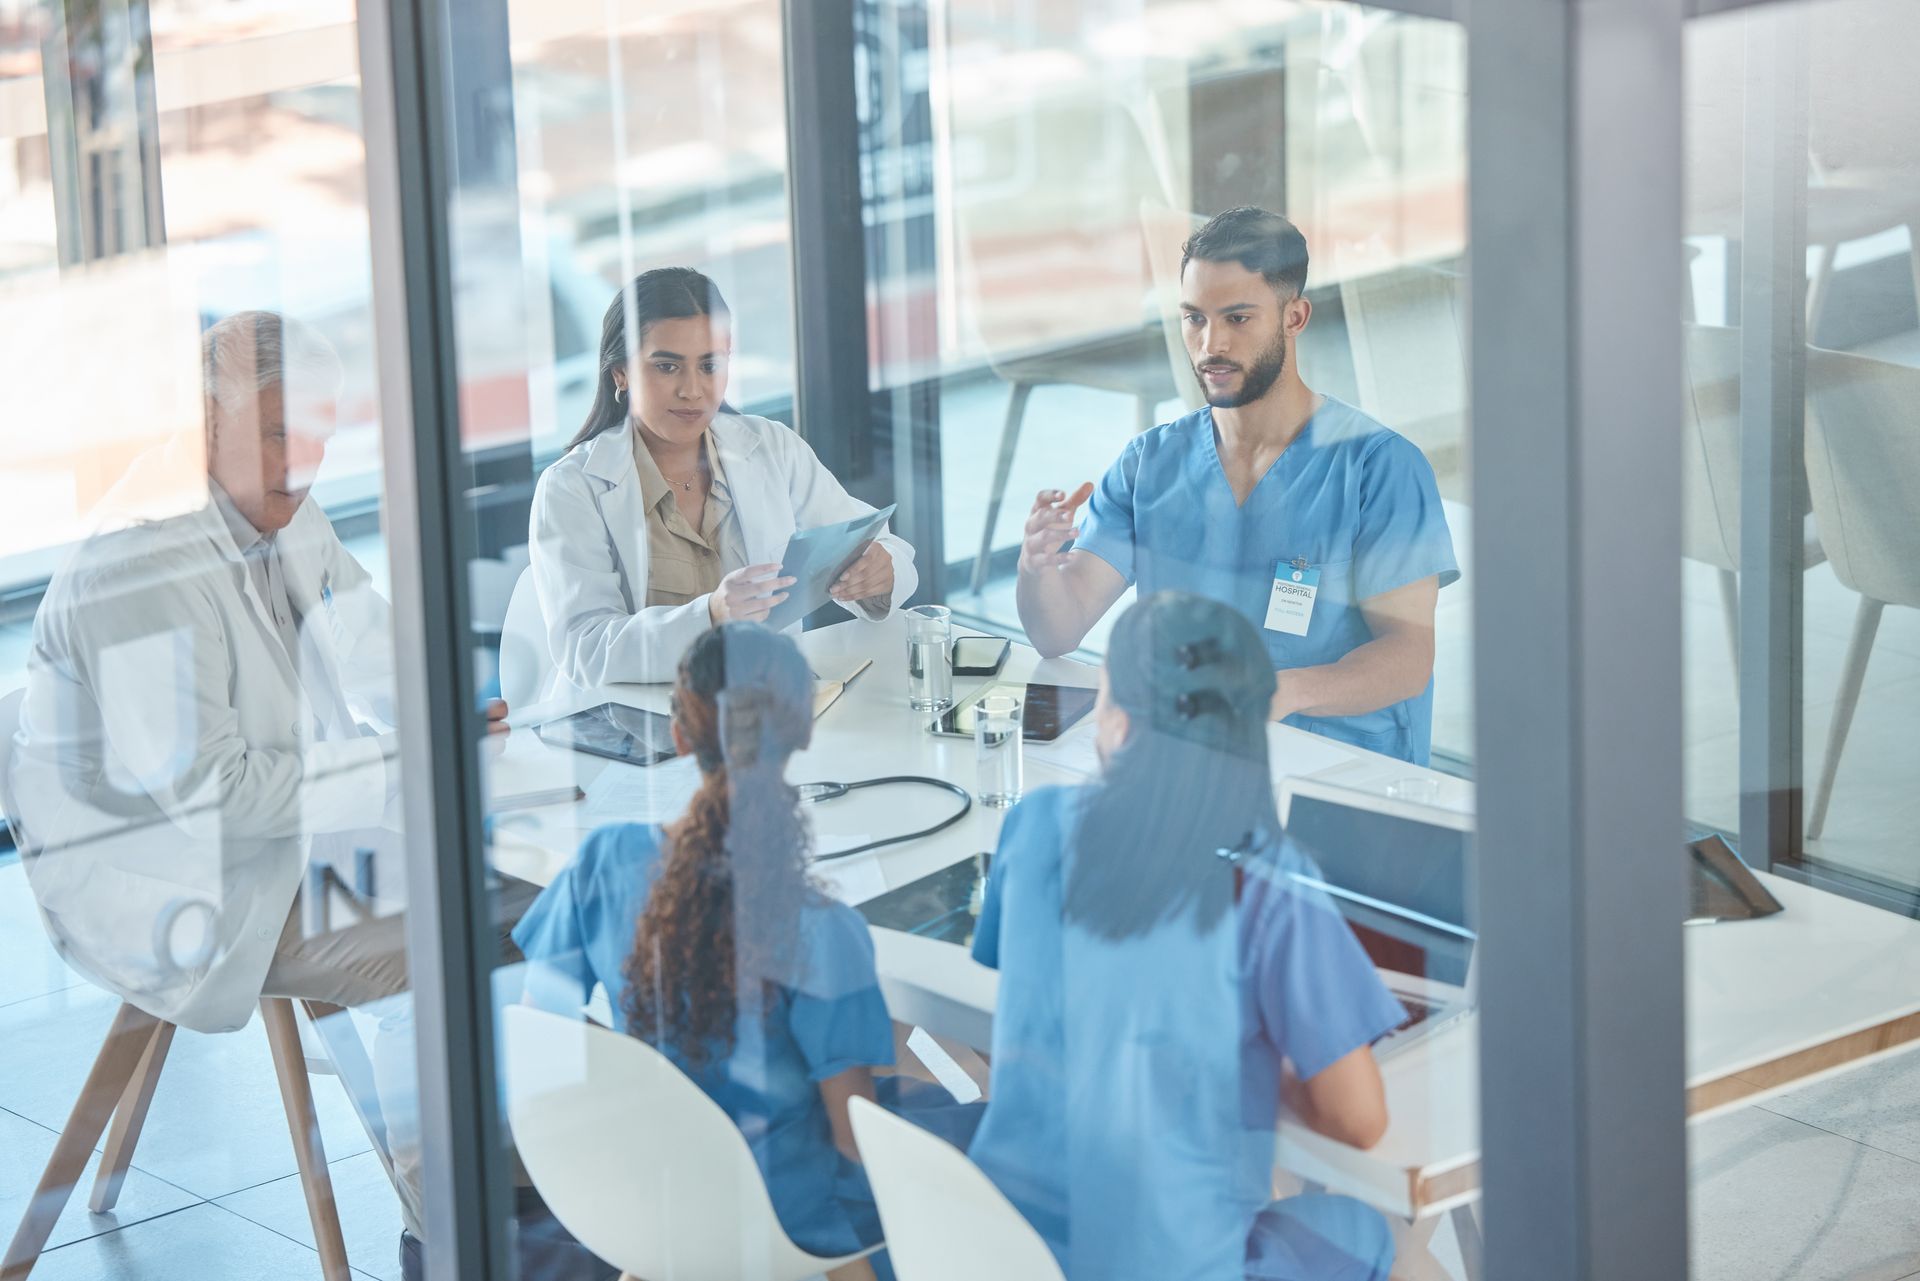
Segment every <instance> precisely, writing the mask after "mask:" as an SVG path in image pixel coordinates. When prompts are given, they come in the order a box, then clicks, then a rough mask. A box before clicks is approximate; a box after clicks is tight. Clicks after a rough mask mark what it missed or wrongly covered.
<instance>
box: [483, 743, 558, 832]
mask: <svg viewBox="0 0 1920 1281" xmlns="http://www.w3.org/2000/svg"><path fill="white" fill-rule="evenodd" d="M497 741H498V740H495V739H489V740H488V741H487V742H486V743H485V744H483V745H482V751H481V755H480V761H481V769H482V770H483V771H484V773H485V775H486V787H487V804H488V808H489V809H490V810H492V811H493V812H495V813H498V812H500V811H502V810H512V809H526V808H529V807H533V806H538V805H550V804H553V805H557V804H566V803H569V802H572V801H576V800H578V799H579V791H578V789H577V788H576V787H575V785H574V763H575V762H574V757H573V754H572V753H571V752H562V751H556V750H555V749H554V748H552V747H549V746H548V745H547V744H545V743H543V742H541V741H540V740H539V739H538V738H535V737H534V736H533V735H532V734H531V733H524V734H523V733H514V734H509V735H507V738H506V742H505V744H504V745H502V746H500V747H497V748H496V747H495V746H494V744H495V743H496V742H497Z"/></svg>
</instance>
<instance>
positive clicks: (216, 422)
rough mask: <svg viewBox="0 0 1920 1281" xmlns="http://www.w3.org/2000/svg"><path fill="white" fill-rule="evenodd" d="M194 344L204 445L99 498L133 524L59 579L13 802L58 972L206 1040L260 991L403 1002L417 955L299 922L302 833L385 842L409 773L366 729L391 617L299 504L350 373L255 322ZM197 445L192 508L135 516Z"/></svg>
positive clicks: (291, 327) (301, 335) (378, 702)
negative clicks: (350, 940) (201, 489)
mask: <svg viewBox="0 0 1920 1281" xmlns="http://www.w3.org/2000/svg"><path fill="white" fill-rule="evenodd" d="M203 355H204V373H205V410H206V417H205V432H204V437H201V436H200V434H199V433H196V434H195V436H194V438H193V439H191V440H188V439H182V440H180V441H178V442H176V443H175V445H173V446H170V447H169V448H168V449H167V450H164V451H161V454H160V455H156V456H154V457H151V458H148V459H144V460H142V461H141V462H138V463H136V464H135V467H134V471H133V472H132V474H130V475H129V476H128V477H126V478H125V480H123V481H122V483H121V485H120V486H119V487H118V488H117V489H116V490H115V491H114V493H112V494H109V496H108V498H107V500H106V502H105V504H104V510H103V513H102V517H103V519H105V520H106V521H108V522H110V523H118V524H119V525H120V527H119V528H114V529H111V530H109V531H107V532H102V533H101V534H98V535H96V536H95V537H93V538H92V539H90V540H89V541H88V542H87V543H86V544H85V545H84V546H83V547H82V548H81V549H80V551H79V552H78V553H77V554H76V555H75V556H74V557H73V559H72V560H71V561H70V562H69V563H68V564H67V565H65V566H64V567H63V568H62V569H61V571H60V572H59V573H58V574H56V575H55V576H54V578H53V581H52V583H51V584H50V585H49V587H48V590H47V595H46V599H45V601H44V602H43V604H42V605H41V608H40V612H39V614H38V616H37V617H36V619H35V620H34V647H33V650H32V652H31V654H30V656H29V660H28V690H27V698H26V702H25V705H24V707H23V709H22V716H21V729H20V740H19V746H20V752H19V757H18V764H17V766H16V777H15V779H14V784H15V789H14V790H15V794H16V795H17V796H18V798H19V801H20V804H21V806H22V809H23V811H24V812H23V818H24V819H25V827H26V830H27V832H28V833H29V835H30V837H31V838H32V840H33V842H34V844H35V846H36V847H37V848H39V849H40V850H41V851H42V855H41V857H39V858H37V859H36V860H35V861H34V864H33V866H32V867H31V869H30V876H31V879H32V881H33V885H34V889H35V891H36V894H37V895H38V897H39V901H40V903H41V905H42V906H43V908H45V909H46V913H47V920H48V923H49V925H50V926H51V928H52V930H53V933H54V937H55V940H56V942H57V943H58V944H59V945H60V946H61V947H62V950H63V951H64V952H65V953H66V954H67V955H68V957H69V959H70V960H72V961H73V963H74V964H75V965H76V966H77V967H78V968H80V969H81V970H82V971H83V972H85V973H87V974H89V975H90V976H92V977H93V978H95V979H96V980H98V981H99V982H100V983H101V984H102V985H103V986H105V987H107V988H109V989H110V990H113V991H115V992H118V993H120V994H121V995H122V996H124V997H125V998H126V999H128V1000H130V1001H133V1002H134V1003H135V1004H136V1005H139V1006H140V1007H141V1008H143V1009H146V1010H147V1011H148V1012H149V1013H152V1014H155V1015H157V1016H159V1017H162V1018H165V1019H167V1020H169V1021H171V1022H174V1023H177V1024H179V1025H180V1026H183V1027H188V1028H193V1029H197V1030H203V1031H214V1030H222V1029H228V1028H236V1027H239V1026H241V1025H242V1024H244V1023H245V1022H246V1021H247V1019H248V1017H249V1016H250V1014H251V1012H252V1010H253V1007H254V1003H255V1002H256V1001H257V1000H258V999H259V998H260V996H261V994H262V989H263V987H264V988H266V989H267V993H268V994H269V995H289V996H291V995H298V996H304V997H310V998H313V999H318V1000H325V1001H329V1002H332V1003H335V1004H341V1005H353V1004H360V1003H363V1002H365V1001H370V1000H373V999H375V998H378V997H380V996H384V995H387V994H389V993H392V992H396V991H399V990H402V989H403V988H404V987H405V986H406V966H405V958H404V957H403V956H401V955H400V954H399V953H398V950H397V949H398V942H399V936H398V933H397V932H396V933H395V934H394V936H393V938H392V939H391V940H387V942H389V943H391V944H392V948H391V949H389V948H388V947H386V946H378V947H374V948H372V949H370V950H366V951H362V950H358V949H349V948H346V947H343V946H342V945H341V942H340V940H339V939H334V940H331V941H330V942H328V943H327V944H325V945H324V946H322V945H320V944H318V943H315V944H313V945H312V946H309V945H308V941H307V940H305V939H303V938H302V936H301V931H300V927H299V921H298V917H297V914H296V913H294V912H293V911H292V908H293V904H294V900H295V895H296V893H297V891H298V890H299V888H300V885H301V880H302V877H303V874H304V872H305V870H306V867H307V863H308V853H309V850H308V846H309V844H310V843H311V841H312V838H314V837H315V836H316V835H318V834H324V833H329V832H342V831H348V830H354V829H367V828H376V827H379V826H380V825H381V824H382V822H383V818H384V817H385V816H386V815H387V814H388V805H389V802H390V801H391V800H392V799H393V798H394V796H395V795H396V793H397V789H398V781H399V780H398V771H397V768H396V765H395V762H394V760H393V757H392V751H393V740H392V736H391V735H390V734H375V733H373V732H372V727H375V726H384V725H387V724H390V723H391V718H392V714H393V713H392V709H391V705H390V700H391V692H392V654H391V649H390V643H391V642H390V633H389V630H388V622H387V609H386V604H385V602H384V601H382V600H381V599H380V598H379V596H378V595H377V593H375V591H374V590H373V588H372V584H371V581H370V580H369V578H368V576H367V573H366V571H365V570H364V569H362V568H361V566H360V565H359V563H358V562H356V561H355V560H354V559H353V557H352V556H351V555H349V554H348V553H347V550H346V548H345V547H343V546H342V545H341V543H340V540H339V538H338V537H337V536H336V535H335V533H334V530H333V527H332V525H331V524H330V523H329V522H328V520H327V518H326V516H325V515H324V514H323V513H322V512H321V511H320V508H319V507H318V505H317V504H315V503H314V502H313V501H312V500H311V498H310V497H309V494H308V489H309V487H310V486H311V485H312V483H313V477H314V473H315V471H316V469H317V468H318V467H319V465H320V461H321V458H322V456H323V454H324V453H325V450H326V445H327V440H328V438H329V437H330V436H331V435H332V433H333V430H334V413H335V407H334V400H335V396H336V394H337V390H338V387H339V383H340V367H339V362H338V359H337V358H336V357H335V355H334V353H333V351H332V349H331V348H330V347H329V346H328V345H327V344H326V342H325V341H324V340H323V339H321V338H319V337H318V336H317V335H315V334H313V333H312V332H311V331H309V330H307V329H305V328H304V327H302V326H301V325H299V324H297V323H296V322H293V321H287V320H282V319H281V318H280V317H279V316H276V315H272V314H270V313H266V312H247V313H243V314H241V315H237V316H233V317H231V318H229V319H227V320H224V321H221V322H220V323H219V324H217V325H215V326H213V327H212V328H211V329H210V330H208V332H207V333H206V335H205V337H204V341H203ZM200 449H204V475H205V477H206V502H205V504H204V505H203V506H201V507H199V508H197V509H195V510H191V511H187V512H185V513H183V514H175V515H172V516H169V517H166V518H164V519H159V520H149V519H133V520H131V521H130V522H128V521H126V520H125V515H126V513H127V512H128V510H129V509H131V508H133V507H134V505H135V503H136V501H137V500H139V499H141V497H142V496H143V495H150V494H151V492H152V489H153V484H152V478H153V477H154V476H155V475H159V474H173V475H179V474H181V472H182V471H185V472H186V474H188V475H192V474H194V473H195V472H197V471H199V465H198V462H197V460H196V459H192V458H189V459H188V461H187V463H186V465H185V466H184V468H183V467H182V466H181V461H180V460H181V456H182V455H190V454H192V453H194V452H195V451H198V450H200ZM343 852H344V851H343ZM270 976H271V977H270ZM295 988H298V989H299V990H298V991H295V990H294V989H295Z"/></svg>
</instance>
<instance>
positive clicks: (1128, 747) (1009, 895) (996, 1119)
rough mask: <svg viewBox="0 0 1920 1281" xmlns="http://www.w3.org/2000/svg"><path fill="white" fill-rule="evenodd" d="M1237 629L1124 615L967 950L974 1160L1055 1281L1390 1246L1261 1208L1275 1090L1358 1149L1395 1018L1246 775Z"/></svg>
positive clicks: (1256, 734)
mask: <svg viewBox="0 0 1920 1281" xmlns="http://www.w3.org/2000/svg"><path fill="white" fill-rule="evenodd" d="M1272 696H1273V673H1272V670H1271V668H1269V667H1268V666H1267V654H1266V650H1265V649H1264V647H1263V646H1262V645H1261V644H1260V638H1259V637H1258V636H1257V635H1256V634H1255V632H1254V629H1253V625H1252V624H1250V623H1248V622H1247V621H1246V620H1245V619H1243V618H1241V617H1240V616H1239V615H1238V614H1237V613H1235V612H1234V611H1233V610H1232V609H1231V608H1230V607H1228V606H1226V605H1223V604H1220V603H1219V602H1216V601H1210V600H1204V599H1201V598H1199V597H1195V596H1187V595H1181V594H1177V593H1171V592H1168V593H1162V594H1160V595H1158V596H1154V597H1152V598H1150V599H1148V600H1145V601H1142V602H1141V603H1139V604H1137V605H1135V606H1134V607H1133V608H1132V609H1130V610H1128V611H1127V612H1126V613H1125V614H1124V615H1122V616H1121V618H1120V620H1119V622H1118V624H1117V625H1116V626H1115V628H1114V631H1113V638H1112V643H1111V647H1110V649H1109V651H1108V659H1107V665H1106V668H1105V670H1104V671H1103V672H1102V676H1101V687H1100V696H1099V703H1098V705H1097V709H1096V712H1095V715H1096V717H1097V724H1096V731H1097V744H1098V748H1099V753H1100V757H1101V760H1102V762H1103V769H1102V773H1101V775H1100V777H1099V778H1098V779H1097V780H1096V781H1094V782H1092V783H1090V784H1087V785H1085V786H1082V787H1075V788H1049V789H1044V790H1041V791H1037V792H1035V793H1033V794H1032V795H1031V796H1029V797H1028V798H1027V799H1026V800H1024V801H1023V802H1021V804H1020V805H1018V806H1017V807H1016V808H1015V809H1014V810H1013V811H1012V812H1011V813H1009V814H1008V816H1007V819H1006V824H1005V827H1004V828H1003V830H1002V832H1001V836H1000V845H999V849H998V851H997V852H996V853H995V855H994V860H993V865H992V869H991V872H990V874H989V878H988V882H987V891H986V896H985V901H984V903H983V906H982V910H981V915H980V921H979V925H978V927H977V929H976V931H975V934H974V943H973V953H974V958H975V959H976V960H978V961H980V962H981V963H982V964H983V965H988V966H993V967H995V968H997V969H998V970H999V971H1000V996H999V1005H998V1008H997V1009H996V1010H995V1013H994V1023H993V1060H992V1062H993V1072H992V1101H991V1102H990V1103H989V1104H988V1105H987V1111H986V1117H985V1119H984V1120H983V1121H982V1122H981V1123H980V1127H979V1131H978V1133H977V1134H976V1136H975V1138H974V1141H973V1144H972V1149H971V1154H972V1156H973V1159H974V1160H975V1161H976V1162H977V1163H978V1164H979V1166H980V1167H981V1169H983V1170H984V1171H985V1172H986V1173H987V1175H988V1176H989V1177H990V1178H992V1179H993V1181H994V1182H995V1183H996V1184H998V1185H999V1187H1000V1188H1001V1190H1002V1191H1004V1192H1005V1193H1006V1194H1007V1196H1008V1198H1009V1199H1010V1200H1012V1201H1013V1202H1014V1204H1015V1205H1017V1206H1018V1207H1019V1208H1020V1210H1021V1211H1022V1212H1023V1213H1024V1214H1025V1215H1026V1217H1027V1219H1028V1220H1029V1222H1031V1223H1032V1224H1033V1226H1034V1228H1035V1230H1036V1231H1038V1232H1039V1233H1040V1235H1041V1236H1042V1237H1043V1238H1044V1239H1045V1240H1046V1241H1047V1243H1048V1245H1049V1246H1051V1247H1052V1249H1053V1251H1054V1253H1055V1255H1056V1256H1057V1257H1058V1258H1059V1260H1060V1263H1061V1266H1062V1269H1063V1270H1064V1271H1065V1273H1066V1275H1067V1277H1068V1279H1069V1281H1093V1279H1095V1278H1098V1279H1099V1281H1132V1279H1135V1278H1137V1279H1138V1281H1168V1279H1169V1278H1191V1279H1193V1281H1203V1279H1204V1281H1226V1279H1227V1278H1241V1277H1258V1278H1266V1279H1269V1281H1363V1279H1364V1281H1385V1278H1386V1276H1387V1274H1388V1270H1389V1268H1390V1267H1391V1265H1392V1262H1393V1239H1392V1235H1391V1233H1390V1231H1389V1230H1388V1228H1387V1225H1386V1222H1385V1220H1384V1219H1382V1218H1381V1217H1380V1215H1379V1214H1377V1213H1376V1212H1374V1211H1373V1210H1371V1209H1369V1208H1367V1207H1366V1206H1364V1205H1362V1204H1361V1203H1359V1202H1357V1201H1353V1200H1350V1199H1348V1198H1345V1197H1330V1196H1298V1197H1292V1198H1288V1199H1286V1200H1282V1201H1277V1202H1275V1201H1272V1200H1271V1197H1272V1186H1273V1184H1272V1169H1273V1152H1274V1130H1275V1127H1276V1125H1277V1122H1278V1116H1279V1111H1280V1108H1281V1106H1282V1100H1283V1099H1284V1100H1285V1103H1286V1105H1287V1106H1288V1107H1289V1108H1290V1109H1291V1110H1292V1111H1293V1112H1294V1113H1295V1114H1296V1115H1297V1116H1298V1117H1299V1118H1300V1119H1301V1120H1302V1121H1304V1122H1305V1123H1306V1124H1307V1125H1309V1126H1311V1127H1312V1128H1313V1129H1315V1130H1316V1131H1318V1132H1320V1133H1322V1134H1325V1135H1328V1136H1330V1137H1332V1138H1335V1139H1338V1140H1341V1141H1342V1142H1346V1143H1350V1144H1353V1145H1355V1146H1357V1147H1362V1148H1364V1147H1370V1146H1372V1145H1373V1144H1374V1143H1376V1142H1378V1141H1379V1139H1380V1137H1381V1135H1382V1134H1383V1133H1385V1131H1386V1126H1387V1108H1386V1099H1385V1093H1384V1090H1383V1088H1382V1085H1381V1080H1380V1072H1379V1068H1378V1066H1377V1065H1376V1064H1375V1063H1374V1059H1373V1053H1372V1049H1371V1046H1372V1044H1373V1042H1374V1041H1376V1040H1378V1039H1379V1038H1380V1037H1382V1036H1384V1035H1386V1034H1387V1033H1388V1032H1390V1031H1392V1030H1393V1029H1394V1028H1395V1027H1396V1026H1398V1025H1399V1024H1400V1023H1401V1022H1402V1020H1403V1019H1404V1018H1405V1017H1406V1014H1405V1011H1404V1010H1403V1009H1402V1007H1401V1006H1400V1003H1399V1002H1398V1001H1396V1000H1395V999H1394V998H1393V996H1392V995H1391V994H1390V993H1389V992H1388V991H1387V989H1386V987H1385V985H1384V984H1383V983H1382V982H1381V981H1380V978H1379V976H1378V974H1376V973H1375V971H1374V968H1373V965H1372V963H1371V962H1370V961H1369V960H1368V958H1367V955H1366V953H1365V952H1364V951H1363V950H1362V949H1361V947H1360V944H1359V942H1358V940H1357V939H1355V937H1354V936H1353V933H1352V931H1351V930H1350V929H1349V927H1348V926H1347V924H1346V922H1345V920H1344V918H1343V917H1342V916H1341V915H1340V913H1339V912H1338V911H1337V910H1335V909H1334V907H1333V906H1332V904H1331V903H1329V902H1328V901H1327V900H1326V898H1325V897H1324V895H1323V894H1322V892H1321V891H1320V890H1319V889H1317V888H1316V881H1317V873H1316V871H1315V869H1314V866H1313V864H1312V862H1311V860H1310V859H1309V858H1308V857H1307V856H1306V855H1305V854H1304V853H1303V852H1302V851H1300V850H1299V849H1297V848H1295V847H1294V846H1293V845H1292V844H1291V843H1290V842H1289V841H1288V840H1287V838H1286V837H1285V836H1284V835H1283V834H1282V832H1281V830H1280V824H1279V821H1278V819H1277V817H1276V815H1275V812H1274V803H1273V789H1272V785H1271V783H1270V781H1269V777H1268V772H1267V739H1266V709H1267V702H1268V700H1269V699H1270V698H1271V697H1272Z"/></svg>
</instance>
